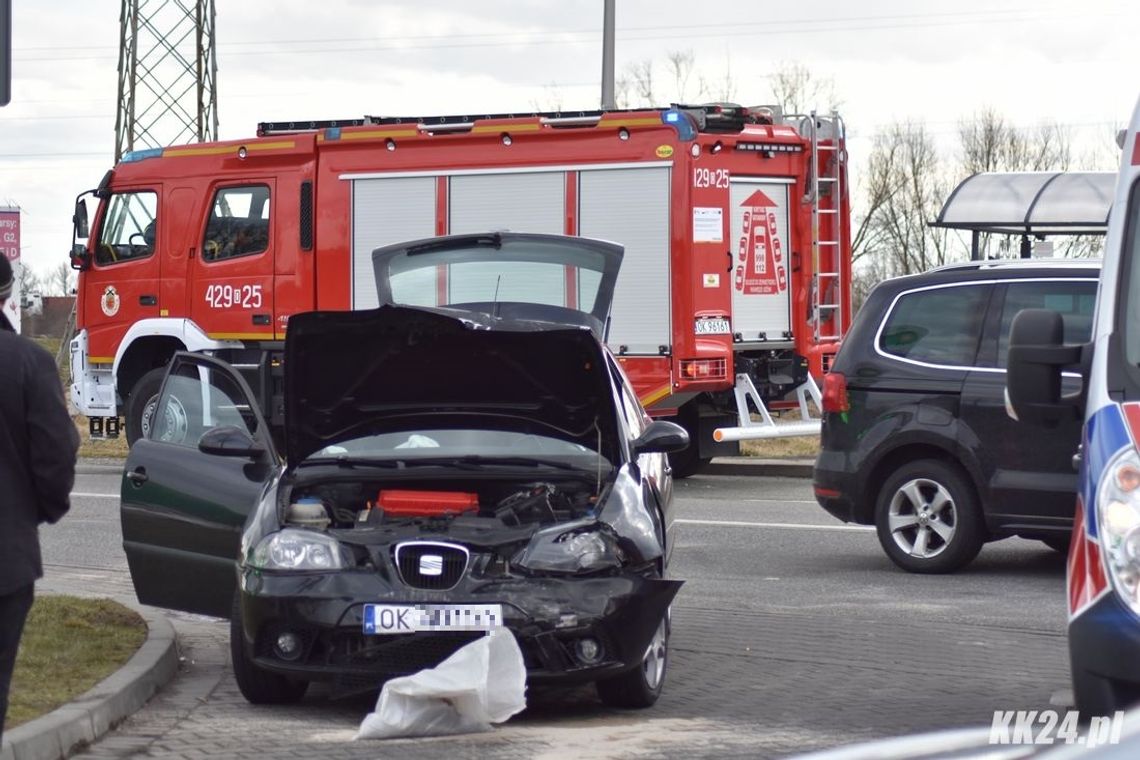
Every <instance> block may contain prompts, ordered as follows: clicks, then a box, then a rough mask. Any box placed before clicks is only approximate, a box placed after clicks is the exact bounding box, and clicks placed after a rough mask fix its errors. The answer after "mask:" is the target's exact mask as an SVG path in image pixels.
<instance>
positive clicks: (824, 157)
mask: <svg viewBox="0 0 1140 760" xmlns="http://www.w3.org/2000/svg"><path fill="white" fill-rule="evenodd" d="M804 121H806V122H808V123H809V129H810V132H811V155H812V159H811V185H810V190H809V191H808V192H809V198H808V199H807V200H810V202H811V264H812V273H813V274H812V288H811V292H812V303H811V309H812V311H811V324H812V338H813V342H814V343H816V344H818V343H820V342H824V341H833V340H839V339H840V338H842V337H843V287H844V283H843V271H842V269H841V267H840V259H841V258H842V253H843V246H842V240H840V235H841V234H842V230H843V225H842V223H841V220H840V218H839V209H840V204H841V203H842V198H843V195H844V192H845V190H846V188H844V187H843V186H842V181H843V162H844V161H845V160H846V156H844V155H843V150H842V145H843V140H842V138H843V120H842V119H840V117H839V113H838V112H836V111H832V112H831V114H830V115H829V116H827V117H820V116H817V115H816V112H815V111H812V112H811V115H810V117H809V118H808V119H805V120H804ZM821 132H822V133H826V134H825V135H821ZM824 235H826V237H824ZM824 265H826V268H824Z"/></svg>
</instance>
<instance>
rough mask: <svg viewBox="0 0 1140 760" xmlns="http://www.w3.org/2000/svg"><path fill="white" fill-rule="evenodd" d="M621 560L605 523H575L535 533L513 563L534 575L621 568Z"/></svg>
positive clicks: (619, 551)
mask: <svg viewBox="0 0 1140 760" xmlns="http://www.w3.org/2000/svg"><path fill="white" fill-rule="evenodd" d="M623 560H624V556H623V555H622V551H621V548H620V547H619V546H618V544H617V539H616V538H614V536H613V535H611V533H610V532H609V529H608V528H607V527H606V526H605V525H604V524H602V523H599V522H596V521H594V520H577V521H575V522H571V523H563V524H562V525H555V526H552V527H550V528H544V529H543V530H540V531H538V532H537V533H535V534H534V536H532V537H531V539H530V543H529V544H527V546H526V548H525V549H523V550H522V551H521V552H519V554H518V555H517V556H516V557H515V559H514V562H513V564H515V565H517V566H518V567H521V568H523V569H524V570H530V571H537V572H546V573H590V572H595V571H597V570H605V569H607V568H612V567H621V565H622V562H623Z"/></svg>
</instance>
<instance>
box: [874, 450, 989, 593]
mask: <svg viewBox="0 0 1140 760" xmlns="http://www.w3.org/2000/svg"><path fill="white" fill-rule="evenodd" d="M875 527H876V529H877V532H878V534H879V543H880V544H882V546H883V549H884V551H886V553H887V556H888V557H890V559H891V561H892V562H894V563H895V564H896V565H898V566H899V567H901V568H903V569H904V570H908V571H910V572H912V573H952V572H954V571H955V570H958V569H959V568H961V567H963V566H965V565H966V564H968V563H969V562H970V561H971V560H972V559H974V557H976V556H977V555H978V552H979V551H980V550H981V548H982V543H983V535H982V525H981V514H980V512H979V509H978V500H977V497H976V496H974V490H973V488H971V486H970V484H969V482H968V481H967V480H966V477H965V475H963V474H962V472H961V470H959V469H958V468H957V467H955V466H953V465H950V464H947V463H946V462H940V461H938V460H935V459H926V460H922V461H918V462H911V463H909V464H907V465H904V466H903V467H900V468H899V469H898V470H896V471H895V472H894V474H892V475H891V476H890V477H889V478H887V481H886V483H885V484H884V485H883V488H882V490H881V491H880V492H879V499H878V502H877V504H876V507H875Z"/></svg>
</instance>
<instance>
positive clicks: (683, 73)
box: [665, 49, 703, 103]
mask: <svg viewBox="0 0 1140 760" xmlns="http://www.w3.org/2000/svg"><path fill="white" fill-rule="evenodd" d="M665 63H666V66H667V68H668V71H669V74H670V76H672V78H673V93H674V99H675V102H677V103H689V102H691V101H692V100H693V98H694V97H695V98H697V99H699V98H700V97H701V95H703V93H702V92H700V91H698V92H696V93H690V92H689V80H690V78H692V75H693V51H692V50H691V49H690V50H671V51H669V52H668V53H666V54H665ZM701 84H703V83H701V82H700V81H699V80H698V87H699V85H701Z"/></svg>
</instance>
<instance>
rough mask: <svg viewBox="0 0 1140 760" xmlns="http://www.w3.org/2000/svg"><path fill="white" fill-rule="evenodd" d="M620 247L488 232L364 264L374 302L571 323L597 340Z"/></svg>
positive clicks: (384, 253)
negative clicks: (373, 279)
mask: <svg viewBox="0 0 1140 760" xmlns="http://www.w3.org/2000/svg"><path fill="white" fill-rule="evenodd" d="M624 252H625V249H624V248H622V246H620V245H618V244H616V243H608V242H605V241H603V240H592V239H589V238H582V237H572V236H568V235H540V234H534V233H524V232H488V233H480V234H473V235H450V236H447V237H438V238H428V239H425V240H418V241H415V242H411V243H398V244H396V245H391V246H388V247H386V248H377V249H376V250H375V251H373V252H372V266H373V271H374V273H375V276H376V292H377V296H378V300H379V303H380V305H381V306H383V305H386V304H391V305H402V306H430V307H449V308H451V309H457V310H462V311H473V312H479V313H481V314H487V315H490V316H493V317H497V318H502V319H509V320H530V321H539V322H553V323H558V324H566V325H579V326H584V327H589V328H590V329H591V330H593V331H594V332H595V334H596V335H597V336H598V339H599V340H604V339H605V332H606V321H607V319H608V318H609V315H610V307H611V306H612V305H613V297H614V286H615V285H616V284H617V277H618V271H619V270H620V269H621V260H622V256H623V254H624Z"/></svg>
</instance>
